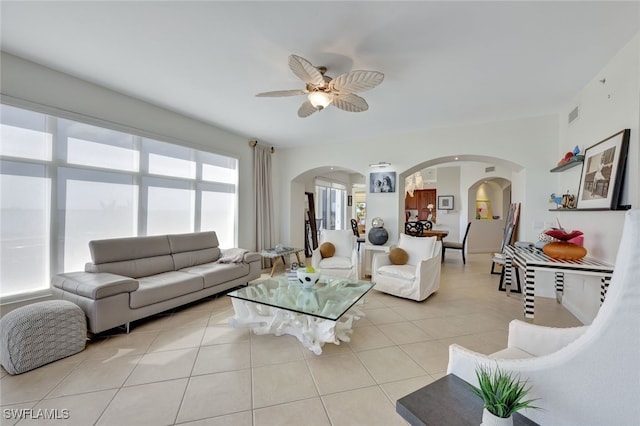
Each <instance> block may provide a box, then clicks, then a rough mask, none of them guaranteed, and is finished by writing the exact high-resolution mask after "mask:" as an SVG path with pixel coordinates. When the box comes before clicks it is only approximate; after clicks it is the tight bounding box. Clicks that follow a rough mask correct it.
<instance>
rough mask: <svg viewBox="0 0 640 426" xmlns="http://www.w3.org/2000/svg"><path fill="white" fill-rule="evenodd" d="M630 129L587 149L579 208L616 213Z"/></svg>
mask: <svg viewBox="0 0 640 426" xmlns="http://www.w3.org/2000/svg"><path fill="white" fill-rule="evenodd" d="M629 133H630V131H629V129H625V130H622V131H620V132H618V133H616V134H614V135H611V136H609V137H608V138H606V139H604V140H602V141H600V142H598V143H597V144H595V145H592V146H590V147H589V148H587V149H586V150H585V153H584V163H583V164H582V175H581V177H580V189H579V190H578V200H577V208H578V209H611V210H616V209H617V208H618V205H619V203H620V191H621V189H622V180H623V178H624V169H625V166H626V162H627V150H628V147H629Z"/></svg>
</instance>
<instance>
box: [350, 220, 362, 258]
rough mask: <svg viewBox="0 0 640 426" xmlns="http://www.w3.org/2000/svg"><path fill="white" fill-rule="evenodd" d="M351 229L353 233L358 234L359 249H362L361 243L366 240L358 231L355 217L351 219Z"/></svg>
mask: <svg viewBox="0 0 640 426" xmlns="http://www.w3.org/2000/svg"><path fill="white" fill-rule="evenodd" d="M351 230H352V231H353V235H355V236H356V241H357V242H358V251H360V244H362V243H364V242H365V239H364V237H361V236H360V232H358V222H357V221H356V220H355V219H351Z"/></svg>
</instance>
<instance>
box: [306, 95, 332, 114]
mask: <svg viewBox="0 0 640 426" xmlns="http://www.w3.org/2000/svg"><path fill="white" fill-rule="evenodd" d="M307 99H309V102H311V105H313V106H314V107H315V108H317V109H319V110H320V109H323V108H325V107H326V106H327V105H329V104H330V103H331V101H332V98H331V96H329V94H327V93H325V92H322V91H316V92H311V93H309V96H307Z"/></svg>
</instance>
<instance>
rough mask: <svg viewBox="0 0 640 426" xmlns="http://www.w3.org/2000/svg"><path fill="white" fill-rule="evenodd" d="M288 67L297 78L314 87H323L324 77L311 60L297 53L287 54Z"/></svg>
mask: <svg viewBox="0 0 640 426" xmlns="http://www.w3.org/2000/svg"><path fill="white" fill-rule="evenodd" d="M289 68H291V71H293V73H294V74H295V75H296V76H298V78H299V79H300V80H302V81H304V82H305V83H307V84H310V85H312V86H314V87H324V85H325V82H324V77H323V76H322V74H321V73H320V71H318V68H316V67H314V66H313V65H312V64H311V62H309V61H307V60H306V59H304V58H302V57H300V56H298V55H290V56H289Z"/></svg>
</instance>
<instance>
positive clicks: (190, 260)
mask: <svg viewBox="0 0 640 426" xmlns="http://www.w3.org/2000/svg"><path fill="white" fill-rule="evenodd" d="M171 256H173V264H174V266H175V269H176V270H180V269H182V268H188V267H189V266H194V265H201V264H203V263H210V262H215V261H216V260H218V259H219V258H220V249H219V248H218V247H210V248H205V249H202V250H192V251H183V252H181V253H174V254H172V255H171Z"/></svg>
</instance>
